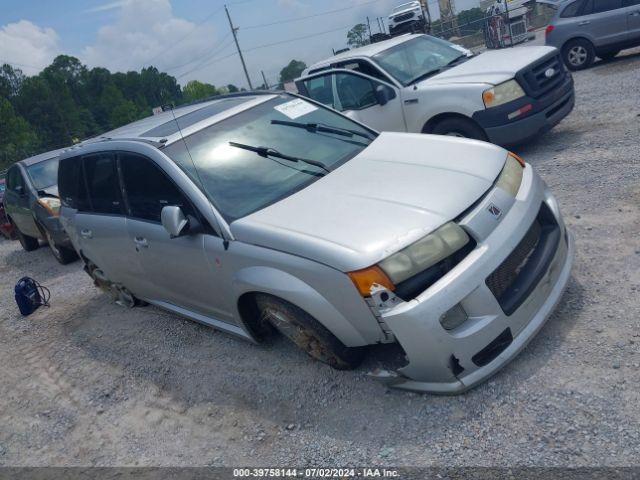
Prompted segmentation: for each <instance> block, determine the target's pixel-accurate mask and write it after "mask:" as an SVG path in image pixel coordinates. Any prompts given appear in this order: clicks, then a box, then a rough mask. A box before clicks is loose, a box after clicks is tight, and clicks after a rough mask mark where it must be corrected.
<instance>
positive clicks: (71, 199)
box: [58, 157, 90, 211]
mask: <svg viewBox="0 0 640 480" xmlns="http://www.w3.org/2000/svg"><path fill="white" fill-rule="evenodd" d="M58 192H59V194H60V202H61V203H62V205H64V206H65V207H69V208H75V209H77V210H80V211H86V210H90V208H89V198H88V195H87V185H86V183H85V182H84V176H83V174H82V159H81V158H80V157H73V158H64V159H62V160H60V164H59V166H58Z"/></svg>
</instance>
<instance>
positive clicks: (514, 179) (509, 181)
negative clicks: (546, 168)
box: [496, 152, 525, 197]
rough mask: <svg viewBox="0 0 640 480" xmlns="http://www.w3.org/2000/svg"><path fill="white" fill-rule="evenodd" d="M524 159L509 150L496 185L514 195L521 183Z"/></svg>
mask: <svg viewBox="0 0 640 480" xmlns="http://www.w3.org/2000/svg"><path fill="white" fill-rule="evenodd" d="M524 165H525V164H524V160H522V159H521V158H520V157H519V156H517V155H516V154H515V153H512V152H509V154H508V155H507V161H506V163H505V164H504V167H502V171H501V172H500V175H499V176H498V180H497V181H496V187H498V188H501V189H502V190H504V191H505V192H507V193H509V194H510V195H512V196H514V197H515V196H516V195H517V193H518V190H520V184H521V183H522V171H523V170H524Z"/></svg>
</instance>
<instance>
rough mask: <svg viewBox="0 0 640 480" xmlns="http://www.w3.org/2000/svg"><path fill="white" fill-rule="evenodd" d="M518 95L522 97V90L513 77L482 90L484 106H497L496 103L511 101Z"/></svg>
mask: <svg viewBox="0 0 640 480" xmlns="http://www.w3.org/2000/svg"><path fill="white" fill-rule="evenodd" d="M520 97H524V90H522V87H521V86H520V84H519V83H518V82H517V81H516V80H513V79H512V80H508V81H506V82H504V83H501V84H500V85H496V86H495V87H492V88H489V89H488V90H485V91H484V92H482V100H483V101H484V106H485V107H486V108H489V107H497V106H498V105H502V104H503V103H507V102H511V101H513V100H516V99H517V98H520Z"/></svg>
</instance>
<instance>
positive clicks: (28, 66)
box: [0, 20, 60, 75]
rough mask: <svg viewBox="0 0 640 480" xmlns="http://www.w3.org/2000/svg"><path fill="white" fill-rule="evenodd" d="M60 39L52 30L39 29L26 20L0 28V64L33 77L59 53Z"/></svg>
mask: <svg viewBox="0 0 640 480" xmlns="http://www.w3.org/2000/svg"><path fill="white" fill-rule="evenodd" d="M59 41H60V37H58V34H57V33H56V32H55V30H53V29H52V28H41V27H38V26H37V25H35V24H33V23H31V22H30V21H28V20H20V21H19V22H15V23H9V24H7V25H4V26H2V27H0V62H7V63H11V64H13V65H15V66H16V67H18V68H20V69H21V70H22V71H23V72H24V73H25V74H27V75H34V74H36V73H38V72H39V71H40V70H42V69H43V68H44V67H46V66H47V65H49V64H50V63H51V61H52V60H53V59H54V58H55V57H56V55H58V54H59V53H60V47H59Z"/></svg>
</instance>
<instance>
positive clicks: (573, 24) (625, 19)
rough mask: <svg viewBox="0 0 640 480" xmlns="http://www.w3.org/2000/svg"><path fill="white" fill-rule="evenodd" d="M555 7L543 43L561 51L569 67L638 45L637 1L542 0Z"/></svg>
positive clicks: (639, 1) (578, 67)
mask: <svg viewBox="0 0 640 480" xmlns="http://www.w3.org/2000/svg"><path fill="white" fill-rule="evenodd" d="M540 3H544V4H547V5H550V6H551V7H552V8H553V9H555V10H556V13H555V14H554V17H553V18H552V20H551V21H550V22H549V25H548V26H547V28H546V44H547V45H551V46H553V47H557V48H559V49H560V51H561V52H562V57H563V59H564V62H565V64H566V65H567V67H568V68H570V69H571V70H581V69H583V68H587V67H589V66H590V65H591V64H592V63H593V61H594V59H595V57H600V58H602V59H603V60H608V59H611V58H613V57H615V56H616V55H617V54H618V52H620V50H622V49H624V48H630V47H635V46H637V45H640V0H561V1H559V2H556V1H550V0H542V1H541V2H540Z"/></svg>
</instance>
